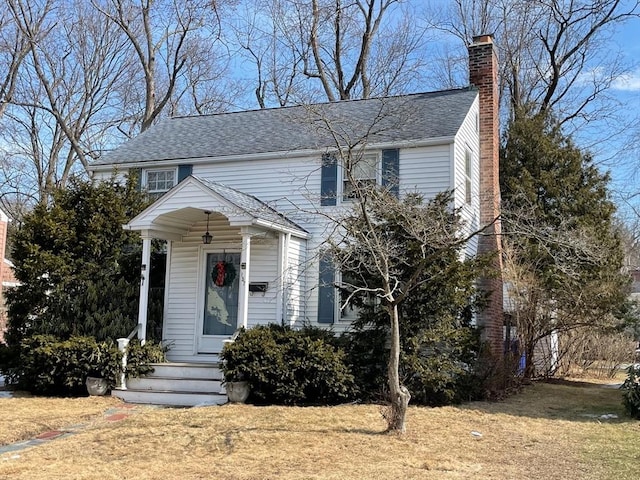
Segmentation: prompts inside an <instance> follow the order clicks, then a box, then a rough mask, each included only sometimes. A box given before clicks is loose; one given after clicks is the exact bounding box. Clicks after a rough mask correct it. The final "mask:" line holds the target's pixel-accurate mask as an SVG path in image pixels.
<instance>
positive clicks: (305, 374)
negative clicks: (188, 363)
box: [221, 324, 356, 405]
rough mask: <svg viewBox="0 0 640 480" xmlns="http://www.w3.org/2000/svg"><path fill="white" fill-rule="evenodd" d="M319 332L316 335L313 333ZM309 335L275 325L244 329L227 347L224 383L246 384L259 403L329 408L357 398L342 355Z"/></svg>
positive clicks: (340, 351)
mask: <svg viewBox="0 0 640 480" xmlns="http://www.w3.org/2000/svg"><path fill="white" fill-rule="evenodd" d="M316 333H317V332H316ZM316 333H313V332H311V333H310V334H307V333H305V332H304V331H295V330H292V329H291V328H289V327H282V326H279V325H275V324H272V325H268V326H257V327H254V328H251V329H249V330H243V331H242V332H241V333H240V335H239V336H238V338H237V339H236V340H235V342H233V343H230V344H227V345H225V347H224V349H223V351H222V354H221V358H222V360H223V364H222V370H223V373H224V377H225V381H226V382H231V381H241V380H243V381H247V382H249V384H250V386H251V395H250V397H249V401H250V402H253V403H258V404H280V405H330V404H337V403H341V402H345V401H349V400H351V399H353V398H354V397H355V396H356V390H355V382H354V378H353V375H352V374H351V372H350V371H349V369H348V368H347V366H346V365H345V357H344V352H343V351H342V350H340V349H337V348H335V347H334V346H332V345H331V344H330V343H328V342H327V341H325V339H323V338H322V335H318V334H316Z"/></svg>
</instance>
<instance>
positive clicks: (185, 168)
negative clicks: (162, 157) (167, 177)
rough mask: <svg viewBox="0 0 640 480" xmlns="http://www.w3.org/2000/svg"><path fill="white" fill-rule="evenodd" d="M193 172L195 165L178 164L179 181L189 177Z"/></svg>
mask: <svg viewBox="0 0 640 480" xmlns="http://www.w3.org/2000/svg"><path fill="white" fill-rule="evenodd" d="M192 172H193V165H178V183H180V182H181V181H182V180H184V179H185V178H187V177H188V176H189V175H191V173H192Z"/></svg>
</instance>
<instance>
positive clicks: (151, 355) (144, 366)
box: [126, 340, 167, 377]
mask: <svg viewBox="0 0 640 480" xmlns="http://www.w3.org/2000/svg"><path fill="white" fill-rule="evenodd" d="M165 353H167V349H166V348H165V347H163V346H162V344H160V343H156V342H153V341H147V342H146V343H145V344H144V345H141V344H140V340H132V341H131V342H130V343H129V346H128V347H127V371H126V374H127V377H141V376H143V375H147V374H149V373H152V372H153V367H152V366H151V364H152V363H162V362H165V361H166V359H165Z"/></svg>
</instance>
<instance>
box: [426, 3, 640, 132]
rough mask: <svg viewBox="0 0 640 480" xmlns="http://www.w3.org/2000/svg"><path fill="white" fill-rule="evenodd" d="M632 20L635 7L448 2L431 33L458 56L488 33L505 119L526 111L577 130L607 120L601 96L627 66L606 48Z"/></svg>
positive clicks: (639, 11) (607, 111) (606, 104)
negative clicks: (448, 39)
mask: <svg viewBox="0 0 640 480" xmlns="http://www.w3.org/2000/svg"><path fill="white" fill-rule="evenodd" d="M639 14H640V2H638V1H631V2H627V1H623V0H536V1H515V2H514V1H512V0H455V1H453V2H451V4H450V7H449V9H448V10H446V11H445V12H444V14H443V15H442V16H440V17H436V20H435V22H434V27H437V28H440V29H442V30H445V31H447V32H449V33H451V34H453V35H454V36H456V37H457V38H459V40H460V41H461V45H460V46H459V48H460V49H461V48H463V47H464V46H466V45H467V44H469V43H470V42H471V40H472V37H473V36H474V35H481V34H484V33H487V32H494V35H495V36H496V39H497V42H496V44H497V46H498V48H499V57H500V61H501V67H502V75H501V78H502V82H503V85H502V92H503V95H502V97H503V99H504V101H505V102H507V105H509V107H510V108H509V111H510V112H512V113H513V112H515V111H517V110H519V109H522V108H523V107H525V106H526V107H529V108H530V109H533V110H532V113H538V112H545V111H552V112H553V113H554V114H555V115H556V116H557V117H558V119H559V121H560V122H561V123H568V122H574V123H577V124H579V125H585V124H587V123H588V122H590V121H593V120H594V119H597V118H600V117H602V116H605V115H611V113H612V111H611V108H610V106H611V99H610V98H607V97H606V92H607V90H608V89H610V87H611V86H612V84H613V82H614V80H615V79H616V78H618V77H619V76H620V75H622V73H624V71H625V68H628V65H625V64H624V62H623V61H622V60H621V58H620V56H619V54H618V52H616V51H613V50H612V45H611V43H610V42H607V40H609V39H610V37H611V35H612V33H613V31H614V29H615V27H616V26H617V25H619V24H621V23H623V22H625V21H627V20H629V19H631V18H633V17H637V16H638V15H639ZM461 66H462V64H461ZM460 78H465V77H464V76H463V75H462V74H461V75H460ZM602 100H606V101H602Z"/></svg>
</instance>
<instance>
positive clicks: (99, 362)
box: [0, 335, 165, 396]
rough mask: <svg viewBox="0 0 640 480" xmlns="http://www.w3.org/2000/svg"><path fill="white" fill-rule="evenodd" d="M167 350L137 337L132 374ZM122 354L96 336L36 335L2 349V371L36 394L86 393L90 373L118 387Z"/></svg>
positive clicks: (130, 356)
mask: <svg viewBox="0 0 640 480" xmlns="http://www.w3.org/2000/svg"><path fill="white" fill-rule="evenodd" d="M164 354H165V349H164V348H163V347H162V346H161V345H159V344H157V343H154V342H147V343H146V344H145V345H144V346H141V345H140V342H139V341H137V340H135V341H132V342H131V343H130V344H129V347H128V349H127V371H126V374H127V376H128V377H138V376H141V375H146V374H147V373H150V372H152V371H153V368H152V367H151V366H150V363H155V362H162V361H164ZM121 362H122V354H121V352H120V351H118V348H117V346H116V344H115V343H113V342H97V341H96V340H95V338H93V337H71V338H69V339H68V340H60V339H58V338H56V337H55V336H53V335H34V336H31V337H28V338H25V339H23V340H22V342H21V343H20V345H19V346H18V347H4V348H2V349H1V350H0V371H2V372H3V373H4V374H5V375H6V376H7V380H8V383H10V384H12V385H14V386H15V387H16V388H18V389H21V390H27V391H29V392H31V393H33V394H36V395H71V396H75V395H86V388H85V380H86V378H87V377H88V376H91V377H102V378H105V379H107V381H108V383H109V387H110V388H113V387H114V386H115V382H116V377H117V375H118V374H119V372H120V368H121V365H122V363H121Z"/></svg>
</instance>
